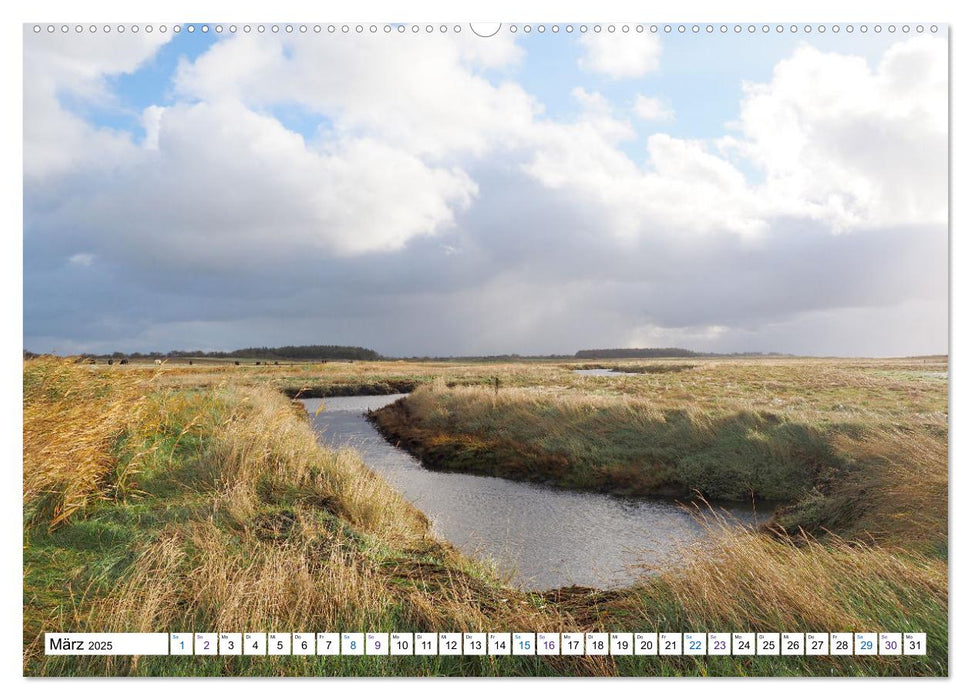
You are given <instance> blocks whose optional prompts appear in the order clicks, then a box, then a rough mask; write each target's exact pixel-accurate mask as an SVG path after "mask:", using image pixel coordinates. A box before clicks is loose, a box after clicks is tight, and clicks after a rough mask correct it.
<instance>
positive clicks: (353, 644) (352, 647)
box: [351, 642, 357, 650]
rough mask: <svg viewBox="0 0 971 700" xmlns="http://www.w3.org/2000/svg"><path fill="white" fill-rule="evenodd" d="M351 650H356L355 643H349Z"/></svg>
mask: <svg viewBox="0 0 971 700" xmlns="http://www.w3.org/2000/svg"><path fill="white" fill-rule="evenodd" d="M351 649H352V650H353V649H357V642H351Z"/></svg>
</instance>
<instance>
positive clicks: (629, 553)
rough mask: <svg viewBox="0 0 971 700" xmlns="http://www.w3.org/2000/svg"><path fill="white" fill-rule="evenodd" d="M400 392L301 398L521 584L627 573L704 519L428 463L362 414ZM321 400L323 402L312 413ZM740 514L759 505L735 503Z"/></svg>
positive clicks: (443, 527) (667, 555)
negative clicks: (391, 440)
mask: <svg viewBox="0 0 971 700" xmlns="http://www.w3.org/2000/svg"><path fill="white" fill-rule="evenodd" d="M402 396H404V394H393V395H390V396H341V397H333V398H326V399H304V400H303V403H304V405H305V406H306V407H307V410H308V412H309V413H310V417H311V420H312V422H313V424H314V428H315V430H316V431H317V434H318V435H319V438H320V440H321V442H322V443H324V444H326V445H331V446H335V447H344V446H349V447H353V448H355V449H356V450H357V451H358V452H359V453H360V454H361V456H362V457H363V459H364V462H365V463H366V464H367V465H368V466H369V467H370V468H371V469H373V470H374V471H375V472H377V473H379V474H381V475H382V476H383V477H384V478H385V479H386V480H387V481H388V482H389V483H391V484H392V485H393V486H394V487H395V488H397V489H398V490H399V491H400V492H401V493H403V494H404V495H405V497H406V498H408V499H409V500H410V501H411V502H413V503H414V504H415V505H416V506H417V507H418V508H419V509H421V510H422V511H423V512H424V513H425V514H426V515H427V516H428V517H429V519H430V520H431V521H432V527H433V531H434V533H435V535H436V536H438V537H439V538H442V539H445V540H448V541H450V542H452V543H453V544H454V545H455V546H457V547H458V548H459V549H460V550H461V551H462V552H464V553H465V554H467V555H469V556H473V557H478V558H481V559H487V560H490V561H492V562H494V563H495V564H496V566H497V568H498V569H499V571H500V573H501V574H503V575H506V576H509V577H510V579H511V581H512V582H513V583H515V584H516V585H519V586H521V587H522V588H525V589H528V590H547V589H550V588H559V587H561V586H570V585H581V586H592V587H595V588H610V587H616V586H623V585H627V584H629V583H631V582H633V581H634V579H635V578H636V577H637V575H638V574H639V573H641V574H642V573H643V568H642V567H643V566H645V565H646V566H660V565H664V564H670V563H672V562H673V561H676V560H677V552H678V547H679V546H680V545H684V544H688V543H693V542H698V541H700V540H703V539H704V538H705V533H704V530H703V528H702V527H701V526H700V525H699V524H698V523H697V522H696V520H695V519H694V518H693V517H692V516H691V515H690V514H689V513H687V512H685V511H684V510H683V509H682V508H680V507H679V506H677V505H676V504H674V503H672V502H670V501H659V500H644V499H631V498H620V497H617V496H609V495H604V494H597V493H577V492H571V491H566V490H563V489H557V488H553V487H548V486H543V485H540V484H532V483H528V482H519V481H509V480H507V479H500V478H496V477H489V476H476V475H472V474H456V473H446V472H434V471H430V470H428V469H425V468H424V467H422V466H421V463H420V462H419V461H418V460H417V459H415V458H414V457H412V456H411V455H409V454H408V453H407V452H405V451H404V450H401V449H398V448H396V447H394V446H393V445H391V444H390V443H388V442H387V441H386V440H385V439H384V438H383V437H382V436H381V434H380V433H378V432H377V430H375V428H374V426H372V425H371V424H370V423H369V422H368V421H367V419H366V417H365V415H364V414H365V412H366V411H367V410H368V409H371V410H376V409H378V408H380V407H382V406H385V405H387V404H389V403H391V402H393V401H396V400H397V399H399V398H401V397H402ZM321 401H323V402H324V410H323V411H321V412H320V414H319V415H317V416H316V417H315V416H314V413H315V412H316V411H317V409H318V407H319V406H320V403H321ZM731 515H732V516H733V517H736V518H740V519H741V520H742V521H744V522H746V523H748V522H753V521H754V520H755V519H756V517H760V518H762V519H766V518H767V517H768V514H767V513H761V514H756V513H753V512H752V510H751V509H748V510H746V509H734V510H732V511H731Z"/></svg>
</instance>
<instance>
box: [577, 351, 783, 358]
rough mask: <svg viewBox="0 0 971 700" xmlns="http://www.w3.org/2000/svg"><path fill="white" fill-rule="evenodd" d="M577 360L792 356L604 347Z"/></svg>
mask: <svg viewBox="0 0 971 700" xmlns="http://www.w3.org/2000/svg"><path fill="white" fill-rule="evenodd" d="M574 357H575V358H576V359H578V360H611V359H630V358H646V357H792V355H788V354H786V353H781V352H695V351H694V350H686V349H685V348H606V349H602V350H580V351H579V352H577V354H576V355H574Z"/></svg>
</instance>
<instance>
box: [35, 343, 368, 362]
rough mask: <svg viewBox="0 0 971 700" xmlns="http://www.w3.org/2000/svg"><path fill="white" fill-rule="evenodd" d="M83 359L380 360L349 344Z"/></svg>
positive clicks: (137, 354) (172, 352)
mask: <svg viewBox="0 0 971 700" xmlns="http://www.w3.org/2000/svg"><path fill="white" fill-rule="evenodd" d="M31 357H37V353H33V352H30V351H29V350H24V359H29V358H31ZM81 357H84V358H111V359H119V360H120V359H124V358H128V359H132V360H137V359H145V358H148V359H160V358H165V357H182V358H185V357H192V358H196V357H198V358H206V357H208V358H214V359H233V358H254V359H259V360H380V359H382V358H381V355H379V354H378V353H377V352H375V351H374V350H370V349H368V348H362V347H357V346H348V345H284V346H282V347H278V348H267V347H262V348H242V349H240V350H231V351H228V352H222V351H214V352H204V351H202V350H171V351H170V352H164V353H163V352H147V353H142V352H129V353H124V352H113V353H105V354H102V355H98V354H92V353H82V354H81Z"/></svg>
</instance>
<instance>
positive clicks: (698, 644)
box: [688, 640, 701, 651]
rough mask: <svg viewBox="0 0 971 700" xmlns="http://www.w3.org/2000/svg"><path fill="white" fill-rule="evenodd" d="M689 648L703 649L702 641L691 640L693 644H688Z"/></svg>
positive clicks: (692, 649)
mask: <svg viewBox="0 0 971 700" xmlns="http://www.w3.org/2000/svg"><path fill="white" fill-rule="evenodd" d="M688 648H689V649H690V650H691V651H701V641H699V640H695V641H693V642H691V644H689V645H688Z"/></svg>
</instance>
